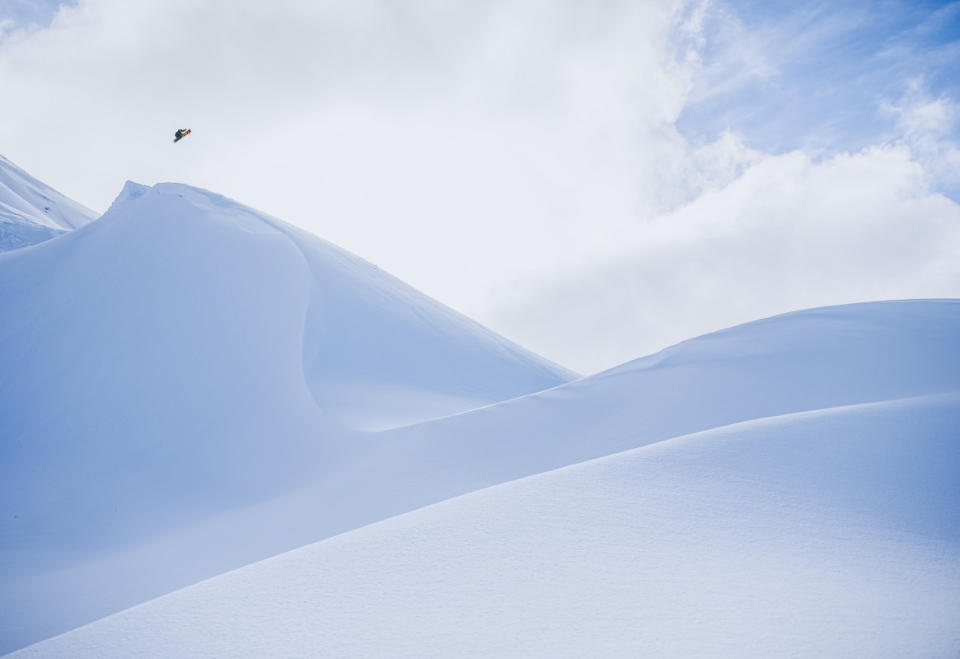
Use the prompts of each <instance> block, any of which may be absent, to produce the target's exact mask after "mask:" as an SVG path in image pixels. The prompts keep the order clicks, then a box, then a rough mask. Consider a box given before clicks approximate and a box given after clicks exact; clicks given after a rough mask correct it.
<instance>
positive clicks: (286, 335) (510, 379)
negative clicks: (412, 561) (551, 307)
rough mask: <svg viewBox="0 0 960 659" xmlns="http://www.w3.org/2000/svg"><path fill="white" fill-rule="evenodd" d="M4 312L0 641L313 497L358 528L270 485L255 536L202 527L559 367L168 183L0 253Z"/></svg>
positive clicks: (298, 536)
mask: <svg viewBox="0 0 960 659" xmlns="http://www.w3.org/2000/svg"><path fill="white" fill-rule="evenodd" d="M0 316H2V318H3V319H4V322H3V323H2V325H0V437H2V438H3V443H2V445H0V495H2V496H0V537H2V538H3V543H2V549H0V551H2V553H0V578H2V580H3V588H2V589H0V610H2V611H3V612H4V614H3V615H2V616H0V650H2V649H12V648H13V647H16V646H17V645H18V644H23V643H26V642H30V641H33V640H38V639H39V638H43V637H45V636H49V635H51V634H53V633H57V632H60V631H64V630H65V629H69V628H70V627H73V626H76V625H79V624H82V623H84V622H88V621H90V620H92V619H95V618H97V617H101V616H103V615H106V614H108V613H111V612H113V611H117V610H119V609H121V608H124V607H126V606H129V605H131V604H135V603H137V602H139V601H143V600H144V599H147V598H149V597H154V596H157V595H161V594H163V593H165V592H169V591H171V590H173V589H175V588H178V587H182V586H185V585H188V584H190V583H193V582H195V581H197V580H199V579H202V578H206V577H210V576H213V575H215V574H218V573H220V572H223V571H224V570H226V569H231V568H235V567H238V566H240V565H243V564H245V563H249V562H251V561H254V560H258V559H261V558H265V557H267V556H270V555H272V554H275V553H278V552H280V551H284V550H288V549H292V548H294V547H296V546H298V545H301V544H304V543H305V542H308V541H312V540H316V539H318V538H320V537H325V536H324V533H326V526H325V524H326V523H327V522H326V516H325V515H324V514H323V512H322V511H323V510H324V509H327V508H330V509H333V511H334V512H332V513H331V514H333V515H338V514H341V512H343V511H346V513H347V514H348V520H347V522H346V526H345V527H344V526H337V527H336V529H335V530H336V531H342V530H346V529H349V528H354V526H355V525H354V524H352V521H351V520H352V518H350V517H349V511H350V510H351V505H350V502H349V501H344V500H341V499H339V498H337V497H336V496H331V497H329V498H326V499H322V500H314V499H309V500H297V501H295V502H294V503H291V504H288V503H284V502H283V501H281V502H280V503H279V504H277V505H278V507H275V508H272V509H271V513H270V514H271V517H272V519H274V520H275V521H276V522H277V523H279V524H280V525H281V527H282V528H280V529H279V530H278V531H277V532H276V533H273V534H271V535H269V536H266V537H264V536H263V533H262V531H261V529H260V527H259V524H258V523H257V521H256V520H251V519H248V518H242V519H239V520H233V521H232V522H231V526H230V527H229V529H227V530H226V531H224V530H221V529H219V527H217V526H216V524H217V523H220V520H221V518H220V516H221V515H224V514H226V513H227V512H229V511H231V510H235V509H239V508H244V507H248V506H253V505H256V504H261V503H264V502H269V501H273V500H275V499H277V498H279V497H282V496H283V495H284V494H285V493H287V492H289V491H291V490H294V489H296V488H298V487H303V486H304V485H307V484H311V483H315V482H321V483H325V482H327V480H328V478H329V475H330V474H331V473H332V472H335V471H336V470H338V469H339V468H340V467H341V465H342V464H344V463H345V462H346V461H347V460H349V459H350V458H351V456H354V455H355V454H356V453H357V452H358V451H361V450H363V448H364V446H363V443H362V442H359V441H358V440H356V439H355V438H353V435H354V434H357V433H358V432H359V431H362V430H369V429H371V428H382V427H384V426H387V427H389V426H391V425H396V424H402V423H410V422H413V421H417V420H422V419H425V418H431V417H434V416H439V415H444V414H449V413H451V412H458V411H462V410H464V409H468V408H471V407H476V406H481V405H487V404H490V403H492V402H495V401H499V400H503V399H507V398H511V397H514V396H517V395H520V394H524V393H528V392H531V391H536V390H540V389H543V388H545V387H551V386H554V385H557V384H560V383H562V382H565V381H566V380H568V379H570V378H571V377H572V374H570V373H569V372H567V371H565V370H563V369H561V368H559V367H556V366H554V365H552V364H549V363H547V362H545V361H543V360H541V359H539V358H538V357H536V356H534V355H532V354H531V353H528V352H526V351H524V350H522V349H521V348H519V347H517V346H516V345H514V344H512V343H510V342H508V341H506V340H505V339H503V338H501V337H499V336H497V335H495V334H493V333H491V332H489V331H488V330H486V329H484V328H482V327H481V326H479V325H477V324H476V323H474V322H472V321H470V320H468V319H466V318H464V317H463V316H460V315H459V314H457V313H455V312H453V311H451V310H450V309H447V308H446V307H443V306H442V305H440V304H438V303H436V302H434V301H432V300H430V299H428V298H426V297H424V296H423V295H421V294H419V293H418V292H416V291H414V290H413V289H411V288H409V287H408V286H406V285H404V284H403V283H401V282H399V281H397V280H396V279H394V278H392V277H390V276H389V275H387V274H385V273H383V272H381V271H380V270H379V269H377V268H376V267H374V266H372V265H370V264H368V263H366V262H364V261H362V260H361V259H358V258H356V257H354V256H352V255H350V254H347V253H345V252H343V251H342V250H339V249H338V248H336V247H334V246H332V245H329V244H328V243H325V242H324V241H321V240H319V239H316V238H314V237H312V236H309V235H305V234H302V233H300V232H298V231H296V230H294V229H292V228H291V227H289V226H287V225H285V224H283V223H282V222H279V221H277V220H274V219H272V218H270V217H268V216H265V215H262V214H260V213H257V212H255V211H252V210H250V209H248V208H245V207H243V206H241V205H239V204H237V203H235V202H232V201H230V200H228V199H225V198H223V197H220V196H218V195H214V194H212V193H208V192H204V191H201V190H197V189H194V188H190V187H187V186H181V185H174V184H160V185H157V186H155V187H153V188H146V187H142V186H137V185H135V184H128V185H127V186H126V188H125V189H124V191H123V193H122V194H121V195H120V197H119V198H118V199H117V201H116V202H115V203H114V205H113V206H112V207H111V209H110V210H109V211H108V212H107V213H106V214H105V215H104V216H103V217H102V218H100V219H99V220H97V221H96V222H93V223H90V224H88V225H87V226H84V227H82V228H81V229H79V230H76V231H73V232H71V233H68V234H65V235H63V236H61V237H59V238H58V239H57V240H53V241H48V242H46V243H42V244H39V245H36V246H34V247H33V248H31V249H26V250H17V251H12V252H8V253H6V254H2V255H0ZM317 508H319V509H320V510H321V513H320V514H319V515H318V517H319V521H318V522H317V523H313V522H311V521H310V519H311V516H312V515H314V514H316V512H315V511H316V509H317ZM408 509H409V508H405V510H408ZM317 525H319V527H320V528H319V529H317ZM178 533H181V534H185V535H181V536H179V537H178V539H177V540H176V543H178V544H177V546H176V548H170V547H168V546H167V544H165V543H168V542H173V540H171V537H172V536H173V535H176V534H178ZM197 533H200V535H196V534H197ZM327 534H328V535H329V533H327ZM164 558H165V559H166V560H163V561H162V562H161V563H160V564H158V561H161V560H162V559H164Z"/></svg>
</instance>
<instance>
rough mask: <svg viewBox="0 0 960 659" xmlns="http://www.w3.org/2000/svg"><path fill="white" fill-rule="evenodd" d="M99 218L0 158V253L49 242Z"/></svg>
mask: <svg viewBox="0 0 960 659" xmlns="http://www.w3.org/2000/svg"><path fill="white" fill-rule="evenodd" d="M96 216H97V215H96V213H94V212H93V211H91V210H90V209H89V208H86V207H84V206H82V205H80V204H78V203H77V202H75V201H73V200H72V199H68V198H67V197H64V196H63V195H62V194H60V193H59V192H57V191H56V190H54V189H53V188H51V187H50V186H48V185H46V184H44V183H41V182H40V181H38V180H37V179H35V178H33V177H32V176H30V175H29V174H27V173H26V172H25V171H23V170H22V169H20V168H19V167H17V166H16V165H14V164H13V163H12V162H10V161H9V160H7V159H6V158H4V157H3V156H0V252H4V251H7V250H11V249H18V248H20V247H25V246H27V245H33V244H34V243H39V242H43V241H44V240H49V239H50V238H53V237H54V236H58V235H60V234H62V233H64V232H66V231H70V230H72V229H76V228H78V227H81V226H83V225H84V224H87V223H88V222H90V221H91V220H93V219H94V218H95V217H96Z"/></svg>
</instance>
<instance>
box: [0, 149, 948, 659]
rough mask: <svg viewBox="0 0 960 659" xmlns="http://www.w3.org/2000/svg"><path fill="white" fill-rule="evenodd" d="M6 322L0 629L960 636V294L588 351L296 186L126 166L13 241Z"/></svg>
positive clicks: (325, 645)
mask: <svg viewBox="0 0 960 659" xmlns="http://www.w3.org/2000/svg"><path fill="white" fill-rule="evenodd" d="M8 169H9V168H8ZM0 318H2V319H3V322H2V323H0V539H2V540H0V652H3V651H9V650H14V649H17V648H22V647H23V646H25V645H27V644H30V643H35V642H37V641H41V640H43V639H49V638H50V637H52V636H55V635H57V634H61V633H63V632H67V631H68V630H70V629H72V628H76V627H80V626H81V625H85V624H87V623H93V621H95V620H97V619H98V618H104V616H109V615H110V614H117V615H114V616H112V617H108V618H104V619H102V620H100V621H99V622H95V623H93V624H90V625H89V626H86V627H83V628H81V629H78V630H76V631H74V632H71V633H68V634H66V635H64V636H59V637H57V638H53V639H51V640H49V641H47V642H44V643H41V644H39V645H35V646H33V647H31V648H29V649H28V650H26V651H25V654H30V655H37V654H39V655H41V656H84V655H87V656H110V655H114V656H140V655H151V654H152V655H161V656H200V655H204V654H208V655H219V656H237V655H243V654H252V655H260V656H264V655H267V656H277V655H280V656H283V655H291V654H292V655H297V654H325V655H334V656H370V655H371V654H373V655H377V654H379V655H403V654H407V655H414V656H422V655H423V654H428V655H429V654H434V655H450V654H456V655H461V654H470V653H473V654H475V655H477V656H491V655H494V656H496V655H510V654H513V655H521V656H530V655H562V654H567V655H580V656H582V655H593V656H605V655H627V656H636V655H637V654H638V653H642V654H652V655H661V656H662V655H683V654H693V655H702V654H713V655H726V656H731V655H735V656H743V655H751V654H752V655H756V656H770V655H783V654H799V655H815V656H820V655H840V656H844V655H850V654H860V655H869V656H877V655H883V654H886V655H890V656H902V655H903V654H910V653H914V652H915V653H917V654H920V655H923V656H929V655H942V654H948V655H949V654H956V653H957V652H958V651H960V641H958V636H957V631H956V629H954V628H955V627H956V625H951V624H950V623H951V622H952V621H955V620H957V619H960V609H958V578H960V577H958V566H960V562H958V547H960V545H958V542H960V522H958V519H957V512H956V511H957V510H958V509H960V506H958V505H957V503H958V502H960V501H958V500H960V474H958V469H960V468H958V461H960V457H958V456H960V450H958V449H960V446H958V442H960V430H958V429H960V419H958V409H960V403H958V399H957V396H958V395H960V393H958V392H960V301H956V300H913V301H897V302H877V303H868V304H856V305H848V306H842V307H831V308H824V309H813V310H808V311H800V312H795V313H791V314H786V315H782V316H777V317H774V318H769V319H765V320H760V321H757V322H754V323H749V324H747V325H742V326H739V327H734V328H731V329H728V330H725V331H722V332H717V333H714V334H710V335H706V336H703V337H699V338H696V339H692V340H690V341H686V342H684V343H681V344H679V345H677V346H674V347H672V348H669V349H667V350H664V351H662V352H660V353H657V354H655V355H652V356H649V357H645V358H643V359H639V360H636V361H633V362H630V363H627V364H624V365H623V366H620V367H618V368H615V369H612V370H610V371H607V372H605V373H601V374H598V375H595V376H592V377H589V378H583V379H574V375H573V374H571V373H569V372H567V371H565V370H564V369H562V368H560V367H557V366H555V365H553V364H550V363H548V362H546V361H544V360H542V359H540V358H538V357H537V356H535V355H532V354H530V353H529V352H526V351H524V350H523V349H521V348H519V347H517V346H516V345H514V344H512V343H510V342H509V341H507V340H505V339H503V338H502V337H499V336H497V335H495V334H493V333H491V332H489V331H487V330H486V329H484V328H482V327H480V326H479V325H477V324H476V323H473V322H472V321H470V320H468V319H466V318H464V317H463V316H461V315H459V314H457V313H455V312H453V311H451V310H449V309H447V308H445V307H443V306H442V305H440V304H438V303H436V302H434V301H432V300H429V299H428V298H425V297H424V296H422V295H421V294H419V293H417V292H416V291H414V290H412V289H411V288H409V287H408V286H406V285H404V284H403V283H402V282H399V281H397V280H396V279H394V278H392V277H390V276H389V275H387V274H385V273H383V272H381V271H380V270H379V269H377V268H376V267H375V266H373V265H371V264H369V263H366V262H364V261H363V260H361V259H359V258H357V257H354V256H352V255H350V254H348V253H346V252H343V251H342V250H340V249H338V248H336V247H334V246H332V245H330V244H328V243H326V242H324V241H322V240H319V239H317V238H315V237H313V236H310V235H308V234H305V233H304V232H301V231H299V230H297V229H294V228H292V227H290V226H288V225H286V224H284V223H283V222H280V221H279V220H276V219H274V218H271V217H270V216H267V215H264V214H262V213H259V212H257V211H254V210H252V209H249V208H246V207H244V206H242V205H240V204H237V203H236V202H233V201H231V200H229V199H225V198H223V197H221V196H219V195H216V194H213V193H210V192H206V191H203V190H198V189H195V188H191V187H188V186H183V185H176V184H160V185H156V186H153V187H144V186H139V185H136V184H133V183H128V184H127V186H126V187H125V188H124V190H123V192H122V193H121V194H120V196H119V197H118V198H117V200H116V201H115V202H114V204H113V206H112V207H111V209H110V210H109V211H108V212H107V213H106V214H105V215H104V216H103V217H102V218H100V219H99V220H97V221H95V222H91V223H89V224H87V225H85V226H82V227H80V228H79V229H77V230H75V231H71V232H69V233H64V234H63V235H60V236H59V237H57V238H56V239H55V240H49V241H46V242H43V243H41V244H37V245H34V246H33V247H31V248H29V249H20V250H15V251H9V252H7V253H5V254H0ZM603 456H612V457H607V458H603ZM597 458H602V459H600V460H596V461H593V462H590V461H591V460H595V459H597ZM571 465H578V466H571ZM557 469H559V471H550V470H557ZM544 472H549V473H544ZM537 474H540V475H537ZM515 479H521V480H515ZM508 481H512V482H509V483H508ZM491 486H496V487H492V488H491ZM483 488H491V489H483ZM476 490H483V491H480V492H475V493H474V494H468V493H471V492H474V491H476ZM460 495H467V496H463V497H461V498H457V499H451V497H458V496H460ZM444 500H447V501H445V502H444V503H439V504H438V502H442V501H444ZM431 504H437V505H433V506H432V507H429V508H425V509H422V510H419V511H415V509H418V508H421V507H424V506H431ZM410 511H415V512H412V513H411V512H410ZM405 513H409V514H405ZM397 515H401V516H400V517H394V516H397ZM387 518H392V519H387ZM383 520H387V521H383ZM371 524H373V525H372V526H368V525H371ZM361 527H365V528H361ZM337 534H343V535H339V536H337ZM333 536H337V537H333ZM321 540H326V541H325V542H320V543H319V544H311V543H316V542H317V541H321ZM306 545H310V546H306ZM305 546H306V547H305ZM297 547H305V548H304V549H301V550H298V551H294V552H292V553H287V554H283V555H282V556H279V557H277V558H274V559H270V560H267V561H264V562H259V563H257V561H263V559H267V558H268V557H271V556H276V555H278V554H281V553H283V552H289V551H290V550H293V549H295V548H297ZM250 564H253V565H250ZM245 565H246V566H248V567H246V568H243V569H240V570H238V571H234V572H229V571H231V570H237V568H242V566H245ZM227 572H229V573H228V574H224V573H227ZM217 575H222V576H219V577H217ZM212 577H215V578H214V579H213V580H210V581H203V580H206V579H210V578H212ZM201 581H203V583H199V584H198V582H201ZM192 584H197V585H195V586H192V587H190V588H187V589H186V590H179V589H183V588H184V587H187V586H191V585H192ZM173 591H178V592H176V593H173ZM171 593H173V594H171ZM167 594H169V596H166V597H163V598H161V599H158V600H155V601H152V602H149V603H148V604H144V605H142V606H139V607H136V608H133V609H129V610H127V611H124V612H122V613H119V614H118V613H117V612H120V611H122V610H123V609H127V608H128V607H131V606H134V605H139V604H142V603H144V602H147V601H148V600H151V599H152V598H156V597H158V596H164V595H167Z"/></svg>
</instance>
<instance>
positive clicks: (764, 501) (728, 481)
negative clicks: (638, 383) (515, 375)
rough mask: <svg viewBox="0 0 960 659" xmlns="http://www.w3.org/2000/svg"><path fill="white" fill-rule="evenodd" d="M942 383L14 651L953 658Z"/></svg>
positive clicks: (783, 419) (557, 478) (272, 569)
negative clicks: (936, 389)
mask: <svg viewBox="0 0 960 659" xmlns="http://www.w3.org/2000/svg"><path fill="white" fill-rule="evenodd" d="M958 429H960V394H951V395H942V396H930V397H921V398H914V399H905V400H900V401H892V402H884V403H873V404H864V405H857V406H850V407H843V408H834V409H827V410H821V411H816V412H808V413H801V414H795V415H787V416H780V417H773V418H769V419H760V420H756V421H751V422H746V423H743V424H738V425H734V426H729V427H725V428H720V429H715V430H711V431H706V432H703V433H699V434H694V435H689V436H685V437H680V438H676V439H672V440H668V441H664V442H660V443H657V444H653V445H651V446H647V447H644V448H640V449H636V450H633V451H629V452H626V453H621V454H618V455H615V456H612V457H608V458H603V459H599V460H596V461H592V462H587V463H583V464H580V465H576V466H573V467H568V468H564V469H561V470H558V471H553V472H549V473H546V474H541V475H537V476H532V477H529V478H526V479H522V480H519V481H514V482H511V483H508V484H505V485H501V486H498V487H494V488H490V489H487V490H483V491H480V492H476V493H473V494H469V495H466V496H464V497H460V498H457V499H452V500H449V501H445V502H443V503H440V504H437V505H434V506H431V507H428V508H425V509H422V510H419V511H416V512H413V513H409V514H406V515H403V516H400V517H396V518H393V519H390V520H388V521H386V522H382V523H379V524H375V525H372V526H368V527H366V528H363V529H360V530H357V531H354V532H351V533H347V534H345V535H342V536H339V537H336V538H333V539H331V540H328V541H326V542H321V543H318V544H315V545H311V546H308V547H305V548H302V549H300V550H297V551H294V552H290V553H288V554H284V555H281V556H278V557H275V558H272V559H269V560H266V561H263V562H261V563H257V564H255V565H252V566H248V567H246V568H243V569H241V570H237V571H235V572H231V573H229V574H226V575H223V576H221V577H218V578H215V579H212V580H210V581H206V582H203V583H201V584H198V585H195V586H192V587H190V588H187V589H185V590H182V591H179V592H177V593H174V594H172V595H168V596H166V597H163V598H160V599H158V600H154V601H152V602H149V603H147V604H144V605H141V606H139V607H136V608H133V609H130V610H128V611H125V612H123V613H121V614H118V615H115V616H111V617H109V618H106V619H104V620H101V621H98V622H96V623H93V624H91V625H89V626H87V627H84V628H81V629H79V630H76V631H74V632H71V633H68V634H65V635H63V636H60V637H57V638H55V639H52V640H49V641H47V642H44V643H41V644H39V645H36V646H34V647H31V648H28V649H27V650H25V651H23V652H21V653H17V654H16V655H15V656H18V657H55V656H63V657H66V656H69V657H107V656H116V657H130V656H137V657H171V656H191V657H216V656H229V657H244V656H249V657H262V656H279V655H284V656H335V657H373V656H392V657H397V656H403V657H422V656H475V657H491V656H518V657H529V656H550V657H556V656H569V657H583V656H624V657H636V656H669V657H677V656H690V657H702V656H737V657H743V656H758V657H771V656H818V657H820V656H837V657H850V656H861V657H906V656H924V657H928V656H943V657H946V656H953V655H955V654H956V651H957V650H958V648H960V627H958V625H957V620H960V508H958V506H957V505H956V504H957V484H958V483H960V451H958V447H960V446H958V444H960V437H958V432H960V431H958Z"/></svg>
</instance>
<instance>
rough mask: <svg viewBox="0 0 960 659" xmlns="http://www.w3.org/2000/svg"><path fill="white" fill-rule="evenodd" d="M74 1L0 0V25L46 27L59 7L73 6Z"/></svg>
mask: <svg viewBox="0 0 960 659" xmlns="http://www.w3.org/2000/svg"><path fill="white" fill-rule="evenodd" d="M75 4H76V0H0V24H2V23H4V22H5V21H9V27H12V28H24V27H41V28H44V27H47V26H49V25H50V22H51V21H52V20H53V17H54V15H55V14H56V13H57V10H58V9H59V8H60V5H67V6H70V5H75Z"/></svg>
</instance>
